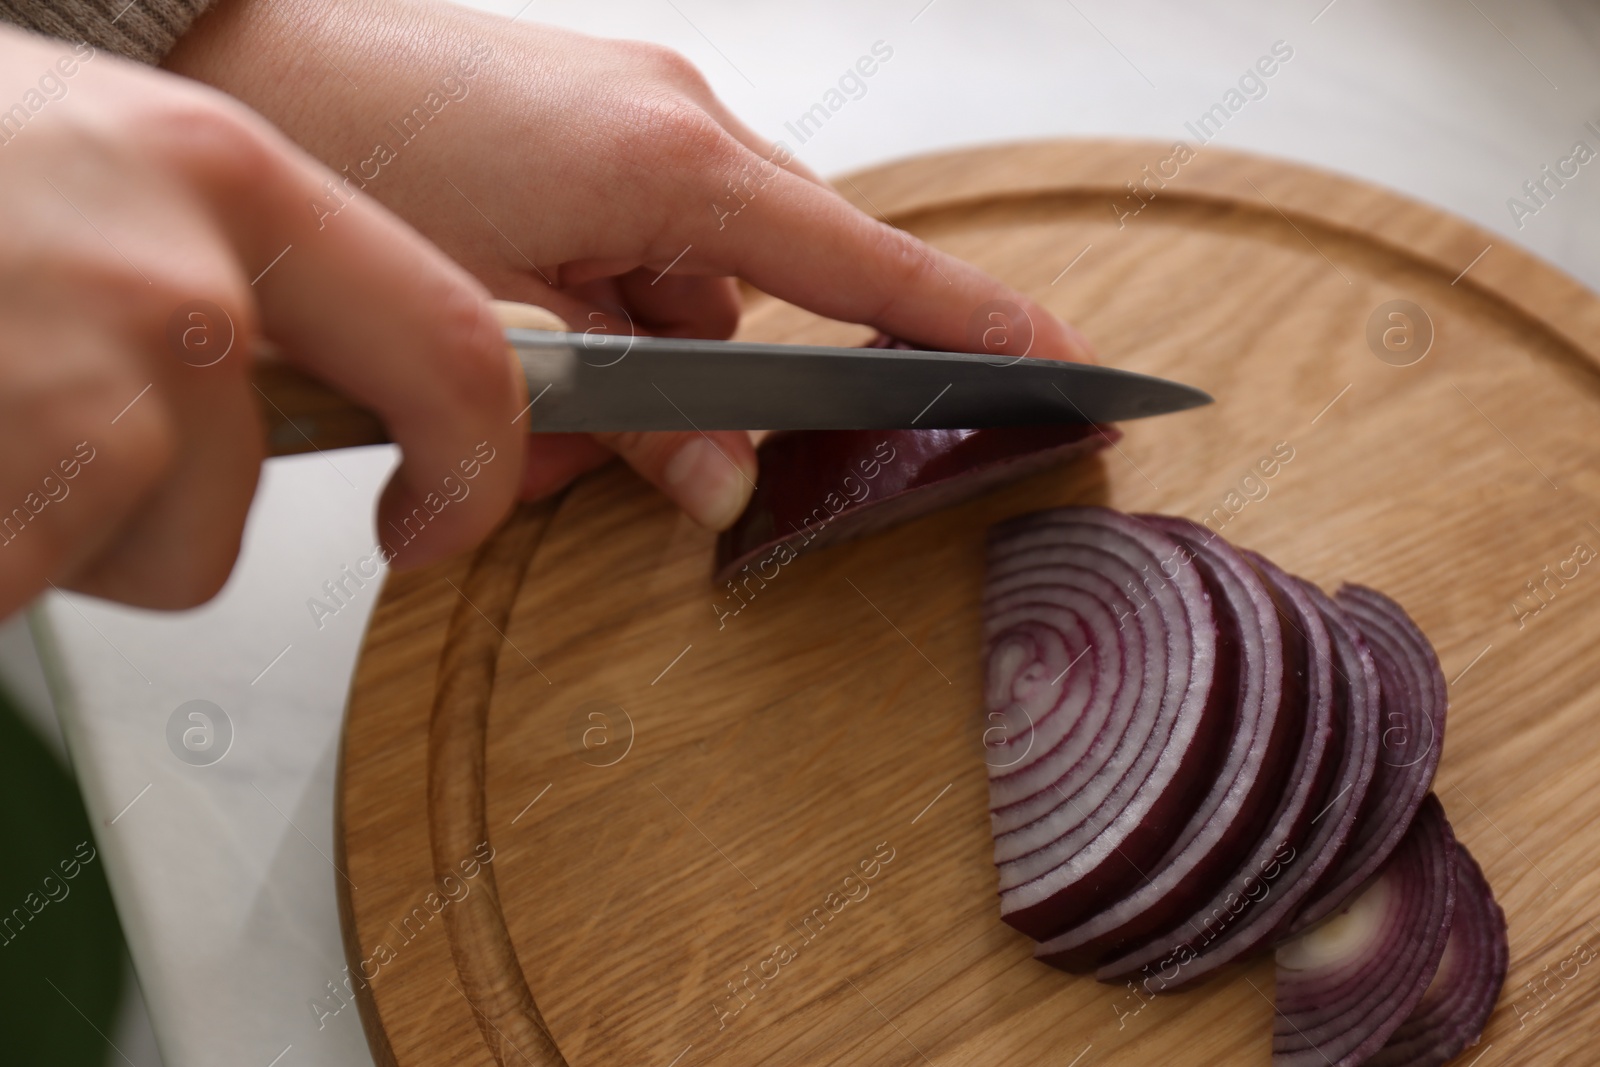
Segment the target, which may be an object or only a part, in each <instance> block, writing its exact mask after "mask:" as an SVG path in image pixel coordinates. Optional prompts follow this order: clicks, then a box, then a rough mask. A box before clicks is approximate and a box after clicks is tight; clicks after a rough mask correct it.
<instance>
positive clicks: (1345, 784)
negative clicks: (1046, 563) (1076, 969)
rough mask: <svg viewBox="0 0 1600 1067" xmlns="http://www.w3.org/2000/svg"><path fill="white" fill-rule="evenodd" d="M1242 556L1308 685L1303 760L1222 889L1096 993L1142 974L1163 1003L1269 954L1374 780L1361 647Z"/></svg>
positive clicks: (1300, 585) (1299, 693) (1303, 690)
mask: <svg viewBox="0 0 1600 1067" xmlns="http://www.w3.org/2000/svg"><path fill="white" fill-rule="evenodd" d="M1163 528H1165V527H1163ZM1242 555H1243V557H1244V558H1245V559H1247V560H1249V561H1250V562H1251V563H1252V564H1253V565H1254V567H1255V568H1256V570H1257V571H1258V572H1259V573H1260V575H1261V577H1262V578H1263V579H1265V581H1266V583H1267V585H1268V587H1269V588H1270V589H1272V590H1273V591H1274V594H1275V598H1276V600H1277V607H1278V610H1279V611H1280V612H1282V613H1283V619H1284V622H1285V623H1286V624H1287V627H1288V631H1289V633H1291V634H1293V635H1294V637H1295V638H1296V639H1297V640H1298V643H1299V644H1300V645H1301V646H1302V647H1303V654H1302V656H1301V660H1300V663H1301V666H1300V670H1301V671H1302V672H1303V676H1304V677H1303V680H1302V682H1301V683H1300V684H1296V685H1293V686H1291V687H1290V689H1291V690H1292V692H1293V696H1294V699H1295V702H1296V706H1294V707H1293V708H1287V709H1286V711H1288V712H1289V713H1291V714H1293V715H1296V716H1299V717H1300V719H1301V722H1302V723H1303V729H1301V731H1300V735H1301V736H1300V742H1299V745H1300V747H1299V751H1298V752H1297V753H1296V754H1295V756H1294V763H1293V766H1292V768H1291V770H1290V773H1289V779H1288V784H1287V786H1286V787H1285V788H1284V789H1283V790H1281V792H1280V795H1279V797H1278V798H1277V803H1276V809H1275V810H1273V811H1272V817H1271V819H1270V821H1269V822H1268V824H1267V827H1266V830H1265V832H1263V833H1261V834H1260V835H1259V836H1258V837H1257V839H1256V841H1255V843H1254V846H1253V847H1252V848H1251V850H1250V852H1249V854H1248V855H1246V856H1245V857H1244V858H1243V859H1242V860H1241V861H1240V862H1239V863H1238V864H1237V865H1236V867H1235V869H1234V870H1233V871H1232V872H1231V874H1230V877H1229V878H1228V879H1227V880H1226V881H1225V882H1223V883H1222V884H1221V885H1218V886H1216V887H1215V889H1214V891H1213V892H1212V894H1211V896H1210V897H1209V899H1207V898H1204V897H1202V898H1201V899H1200V902H1199V903H1198V905H1197V906H1192V907H1191V910H1190V911H1189V913H1188V914H1187V915H1185V916H1184V918H1183V920H1182V921H1181V922H1179V923H1175V924H1172V925H1171V926H1170V927H1169V929H1168V931H1167V932H1166V933H1165V934H1164V935H1163V936H1159V937H1155V938H1152V939H1150V940H1148V941H1147V942H1146V943H1145V944H1143V945H1141V946H1137V947H1135V948H1133V949H1132V950H1130V951H1127V952H1125V953H1123V954H1122V955H1121V956H1120V957H1118V958H1114V959H1109V960H1107V961H1105V962H1103V963H1102V964H1101V965H1100V967H1099V969H1098V970H1097V971H1096V972H1095V975H1096V977H1098V978H1100V979H1101V980H1102V981H1110V980H1113V979H1117V978H1122V977H1124V976H1127V975H1131V974H1133V973H1135V972H1138V971H1141V970H1142V971H1143V972H1144V978H1143V982H1144V986H1145V988H1146V989H1147V990H1149V991H1150V992H1163V991H1169V990H1173V989H1177V988H1179V987H1181V986H1183V985H1186V984H1188V983H1190V982H1193V981H1196V980H1198V979H1200V978H1202V977H1204V976H1206V975H1208V974H1210V973H1211V972H1212V971H1214V970H1216V969H1217V968H1218V967H1221V966H1222V965H1223V964H1226V963H1228V962H1230V961H1232V960H1235V959H1238V958H1239V957H1240V956H1242V955H1244V954H1246V953H1248V952H1250V951H1252V950H1253V949H1255V948H1257V947H1259V946H1260V945H1262V944H1263V943H1264V942H1266V941H1267V940H1268V939H1269V938H1270V937H1271V936H1272V934H1273V932H1274V931H1275V930H1276V929H1277V927H1278V926H1279V925H1280V924H1281V923H1282V922H1283V920H1284V918H1285V916H1287V915H1290V914H1292V912H1293V909H1295V908H1296V907H1297V906H1298V903H1299V902H1300V901H1301V900H1302V899H1304V897H1305V895H1306V894H1307V893H1308V892H1310V891H1311V890H1312V889H1313V888H1314V887H1315V880H1316V878H1317V877H1318V876H1319V875H1320V874H1321V873H1322V871H1323V870H1325V869H1326V868H1327V866H1328V865H1329V864H1330V863H1331V862H1332V861H1333V859H1334V857H1335V853H1336V852H1337V849H1338V846H1339V844H1340V843H1341V842H1342V841H1343V840H1344V839H1345V837H1347V836H1348V834H1349V830H1350V826H1351V824H1352V823H1353V822H1354V818H1355V812H1356V807H1357V806H1358V805H1359V803H1360V798H1361V796H1362V795H1364V794H1365V792H1366V788H1367V781H1368V780H1370V777H1371V759H1372V754H1373V753H1375V752H1376V747H1377V733H1376V730H1375V729H1374V728H1373V724H1374V723H1375V722H1376V716H1377V704H1378V682H1377V675H1376V673H1375V671H1374V669H1373V667H1372V662H1371V657H1370V656H1369V655H1368V654H1367V653H1366V650H1365V647H1364V646H1362V645H1361V644H1360V640H1361V639H1360V637H1359V635H1357V634H1356V633H1355V630H1354V628H1353V627H1351V626H1350V625H1349V623H1348V622H1347V621H1345V620H1342V619H1340V618H1339V617H1338V616H1341V615H1343V612H1341V611H1339V609H1338V608H1337V607H1336V606H1335V605H1334V604H1333V602H1332V601H1330V600H1329V599H1328V598H1327V597H1326V596H1324V595H1323V594H1322V593H1320V592H1319V591H1318V590H1317V589H1316V588H1315V587H1313V586H1310V585H1308V584H1307V583H1305V582H1302V581H1301V580H1300V579H1298V578H1294V577H1292V576H1290V575H1288V574H1285V573H1284V572H1283V571H1281V570H1279V569H1278V568H1277V567H1275V566H1274V565H1273V564H1272V563H1270V562H1268V561H1267V560H1266V559H1263V558H1262V557H1260V556H1258V555H1256V554H1254V553H1252V552H1244V553H1242ZM1352 683H1354V684H1352ZM1356 689H1359V692H1356V693H1355V697H1354V699H1352V691H1353V690H1356ZM1352 714H1353V716H1354V718H1355V722H1353V723H1352V722H1351V719H1352ZM1352 792H1354V793H1355V794H1356V795H1355V796H1354V797H1353V798H1352V796H1351V793H1352ZM1041 954H1042V953H1041V952H1036V953H1035V955H1041Z"/></svg>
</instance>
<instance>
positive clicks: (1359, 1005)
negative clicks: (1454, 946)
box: [1272, 794, 1456, 1067]
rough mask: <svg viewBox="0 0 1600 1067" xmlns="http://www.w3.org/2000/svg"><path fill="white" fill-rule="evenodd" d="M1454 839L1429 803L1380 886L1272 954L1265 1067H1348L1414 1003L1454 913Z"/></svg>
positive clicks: (1434, 802)
mask: <svg viewBox="0 0 1600 1067" xmlns="http://www.w3.org/2000/svg"><path fill="white" fill-rule="evenodd" d="M1455 858H1456V847H1455V838H1454V836H1453V835H1452V834H1451V832H1450V824H1449V823H1447V822H1446V821H1445V817H1444V809H1442V808H1441V807H1440V806H1439V801H1438V799H1437V798H1435V797H1434V796H1433V795H1432V794H1429V795H1428V797H1427V799H1426V800H1425V802H1424V803H1423V804H1422V806H1421V808H1420V809H1419V810H1418V811H1417V814H1416V818H1415V819H1413V820H1412V822H1411V825H1410V828H1409V829H1408V830H1407V831H1406V833H1405V835H1404V836H1403V837H1402V838H1401V840H1400V843H1399V846H1398V847H1397V848H1395V850H1394V852H1393V853H1392V855H1391V856H1390V857H1389V860H1388V862H1387V864H1386V865H1385V866H1384V868H1383V870H1382V871H1381V872H1380V873H1379V874H1378V876H1377V877H1376V878H1375V879H1373V880H1372V882H1371V883H1370V884H1369V885H1368V886H1367V887H1366V888H1365V889H1363V890H1362V891H1361V893H1360V894H1359V895H1357V896H1356V897H1355V898H1354V899H1353V900H1351V901H1350V902H1349V904H1348V905H1347V906H1345V907H1344V909H1343V910H1342V911H1340V912H1338V913H1337V914H1334V915H1332V916H1330V917H1328V918H1327V919H1326V920H1325V921H1324V922H1323V923H1321V924H1320V925H1318V926H1316V927H1313V928H1312V929H1310V930H1307V931H1306V932H1305V933H1303V934H1302V935H1300V936H1299V937H1297V938H1295V939H1293V940H1291V941H1287V942H1285V943H1284V944H1282V945H1280V946H1279V947H1278V953H1277V992H1276V995H1275V998H1274V1000H1275V1005H1276V1007H1277V1016H1276V1018H1275V1019H1274V1020H1273V1027H1272V1063H1273V1067H1327V1065H1330V1064H1331V1065H1333V1067H1355V1065H1356V1064H1360V1063H1364V1062H1365V1061H1366V1059H1367V1057H1369V1056H1371V1055H1372V1054H1373V1053H1375V1052H1377V1051H1378V1049H1380V1048H1382V1047H1383V1044H1384V1042H1385V1041H1387V1040H1388V1038H1389V1036H1390V1035H1391V1034H1393V1033H1394V1032H1395V1031H1396V1030H1397V1029H1398V1028H1399V1027H1400V1025H1401V1024H1402V1023H1403V1022H1405V1020H1406V1018H1407V1016H1409V1015H1410V1014H1411V1011H1412V1009H1413V1008H1415V1007H1416V1006H1417V1004H1418V1003H1419V1002H1420V1001H1421V1000H1422V997H1423V994H1424V993H1425V992H1426V991H1427V989H1428V986H1429V983H1430V982H1431V981H1432V979H1433V976H1434V974H1435V972H1437V971H1438V969H1439V960H1440V959H1441V957H1442V956H1443V955H1444V949H1445V942H1446V939H1447V935H1448V933H1449V930H1450V922H1451V914H1452V912H1453V910H1454V906H1455V897H1456V893H1455V886H1456V874H1455Z"/></svg>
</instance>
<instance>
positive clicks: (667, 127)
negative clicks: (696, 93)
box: [630, 97, 740, 178]
mask: <svg viewBox="0 0 1600 1067" xmlns="http://www.w3.org/2000/svg"><path fill="white" fill-rule="evenodd" d="M638 121H639V125H640V126H641V127H642V128H643V132H644V136H643V137H640V138H638V139H636V140H634V139H630V143H631V145H632V147H633V148H634V149H635V151H636V152H637V153H639V157H636V160H635V161H636V162H638V163H641V164H643V165H644V166H647V167H650V168H653V169H654V168H665V169H669V170H674V171H679V172H688V173H690V174H693V175H695V176H696V177H697V178H700V177H702V176H703V175H705V174H721V173H723V172H725V171H729V170H732V169H735V168H734V167H733V166H732V164H733V163H734V161H735V157H736V154H737V150H738V149H739V147H740V146H739V145H738V142H736V141H735V140H734V139H733V137H732V135H730V134H729V133H728V131H727V130H724V129H723V128H722V126H721V125H719V124H718V123H717V122H716V120H715V119H713V118H712V117H711V116H710V115H708V114H706V113H705V112H704V111H703V110H701V109H700V108H699V107H698V106H696V105H695V104H693V103H691V102H690V101H688V100H684V99H681V98H675V97H667V98H659V99H657V100H654V101H650V102H647V103H646V104H644V105H643V106H642V108H641V114H640V115H639V119H638Z"/></svg>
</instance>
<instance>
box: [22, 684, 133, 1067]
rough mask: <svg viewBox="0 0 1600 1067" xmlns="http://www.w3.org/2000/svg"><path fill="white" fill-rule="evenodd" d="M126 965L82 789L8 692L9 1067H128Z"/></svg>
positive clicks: (120, 934) (120, 929)
mask: <svg viewBox="0 0 1600 1067" xmlns="http://www.w3.org/2000/svg"><path fill="white" fill-rule="evenodd" d="M122 959H123V942H122V928H121V926H119V925H118V923H117V913H116V911H115V910H114V909H113V907H112V905H111V890H110V889H109V888H108V887H107V885H106V878H105V871H104V869H103V864H102V862H101V860H100V855H99V849H98V846H97V845H96V843H95V840H94V835H93V834H92V833H91V832H90V830H89V817H88V815H87V814H86V813H85V811H84V809H83V801H82V799H81V798H80V797H79V796H78V788H77V786H76V785H75V784H74V783H73V781H72V777H71V776H70V775H69V774H68V773H67V771H66V769H65V768H63V767H62V766H61V764H60V763H59V762H58V761H57V760H56V758H55V756H54V754H53V753H51V751H50V750H49V749H48V748H47V747H46V746H45V744H44V742H43V741H42V740H40V738H39V737H38V736H37V735H36V734H35V733H34V731H33V729H32V727H30V726H29V725H28V724H27V723H26V722H24V721H23V719H22V717H21V715H19V714H18V712H17V709H16V706H15V704H14V703H13V702H12V701H11V699H10V698H9V697H8V696H6V694H5V693H3V692H0V1065H6V1067H9V1065H11V1064H18V1065H23V1064H27V1065H30V1067H31V1065H35V1064H54V1065H61V1067H80V1065H81V1067H91V1065H92V1067H101V1065H103V1064H105V1063H107V1062H108V1059H109V1060H112V1061H115V1062H118V1063H120V1062H121V1061H122V1058H121V1057H120V1056H118V1055H117V1054H116V1053H114V1052H113V1051H112V1048H111V1043H110V1035H111V1030H112V1020H113V1019H114V1018H115V1016H116V1011H117V1005H118V1003H119V1002H120V1000H121V998H122V992H123V989H122V986H123V965H122Z"/></svg>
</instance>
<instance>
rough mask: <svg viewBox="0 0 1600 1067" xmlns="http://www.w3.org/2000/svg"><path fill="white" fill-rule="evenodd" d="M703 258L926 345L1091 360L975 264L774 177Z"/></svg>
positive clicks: (819, 308)
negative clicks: (705, 257)
mask: <svg viewBox="0 0 1600 1067" xmlns="http://www.w3.org/2000/svg"><path fill="white" fill-rule="evenodd" d="M762 193H763V195H760V196H756V197H753V198H752V199H751V200H750V201H749V203H748V204H747V205H745V207H744V209H743V210H742V211H741V213H740V217H739V218H738V219H737V220H733V221H730V224H729V225H727V226H726V227H725V228H724V229H723V230H721V231H719V232H718V233H717V234H716V236H715V237H713V238H711V239H710V240H708V241H707V242H706V249H707V252H706V256H707V259H710V260H715V261H718V265H720V266H722V267H723V269H726V270H728V271H729V272H730V273H734V274H737V275H738V276H740V277H741V278H744V279H745V280H746V281H748V282H750V283H751V284H752V285H754V286H756V287H757V288H759V289H762V290H763V291H765V292H768V293H771V294H772V295H773V296H776V297H779V298H780V299H783V300H787V301H789V302H790V303H792V304H798V305H799V306H801V307H804V308H807V309H809V310H811V311H815V312H817V313H818V314H821V315H826V316H828V317H829V318H834V319H843V320H845V321H848V322H861V323H866V324H868V325H871V326H875V327H877V328H878V329H879V330H882V331H883V332H884V333H886V334H889V335H890V336H893V337H899V338H902V339H904V340H907V341H912V342H915V343H917V344H921V345H925V346H927V347H929V348H935V349H944V350H955V351H982V352H993V353H995V354H996V355H1004V356H1022V355H1028V356H1036V357H1041V358H1045V359H1066V360H1077V361H1081V362H1094V351H1093V349H1092V348H1091V347H1090V345H1089V343H1088V341H1087V340H1086V339H1085V338H1084V337H1083V335H1082V334H1080V333H1078V331H1077V330H1075V329H1073V328H1072V327H1071V326H1068V325H1067V324H1066V323H1064V322H1062V321H1061V320H1060V319H1058V318H1057V317H1056V316H1055V315H1053V314H1051V313H1050V312H1049V311H1047V310H1046V309H1045V308H1044V307H1043V306H1041V305H1040V304H1039V303H1037V302H1036V301H1034V300H1032V299H1031V298H1029V297H1027V296H1026V295H1024V294H1022V293H1020V292H1018V291H1017V290H1016V289H1013V288H1012V287H1011V286H1009V285H1006V284H1004V283H1003V282H1001V281H999V280H998V279H996V278H994V277H993V276H991V275H989V274H987V273H985V272H984V271H982V270H979V269H978V268H977V267H975V266H973V265H972V264H970V263H966V262H963V261H962V260H960V259H957V258H956V257H954V256H951V255H949V254H947V253H945V252H941V251H940V250H939V249H937V248H934V247H933V246H931V245H929V244H927V243H926V242H924V241H922V240H920V239H918V238H917V237H915V236H913V235H911V234H909V233H907V232H905V231H904V230H900V229H896V228H895V227H893V226H890V225H889V224H887V223H886V222H883V221H879V220H878V219H874V218H872V217H870V216H868V215H866V214H864V213H863V212H861V211H858V210H857V209H856V208H855V207H853V206H851V205H850V204H849V203H847V202H846V201H845V200H844V199H843V198H842V197H841V196H839V195H838V194H837V193H835V192H833V191H832V190H830V189H826V188H823V187H820V186H817V185H815V184H813V183H811V182H808V181H806V180H805V179H804V178H802V177H799V176H797V175H794V174H791V173H789V172H788V171H785V170H781V169H780V170H777V173H776V174H775V175H774V176H773V178H772V179H771V181H770V183H769V186H768V187H767V188H764V189H763V190H762Z"/></svg>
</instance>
